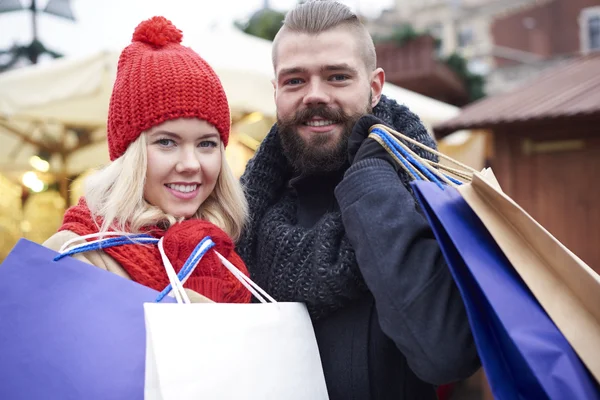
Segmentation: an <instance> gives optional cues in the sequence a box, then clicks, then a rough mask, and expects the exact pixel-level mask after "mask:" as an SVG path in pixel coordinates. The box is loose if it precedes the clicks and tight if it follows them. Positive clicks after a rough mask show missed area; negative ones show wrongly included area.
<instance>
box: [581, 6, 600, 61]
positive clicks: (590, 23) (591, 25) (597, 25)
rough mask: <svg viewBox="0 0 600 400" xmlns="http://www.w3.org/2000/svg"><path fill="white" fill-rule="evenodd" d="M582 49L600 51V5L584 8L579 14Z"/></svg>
mask: <svg viewBox="0 0 600 400" xmlns="http://www.w3.org/2000/svg"><path fill="white" fill-rule="evenodd" d="M579 37H580V42H581V51H582V52H584V53H588V52H590V51H600V7H589V8H584V9H583V10H582V11H581V14H580V16H579Z"/></svg>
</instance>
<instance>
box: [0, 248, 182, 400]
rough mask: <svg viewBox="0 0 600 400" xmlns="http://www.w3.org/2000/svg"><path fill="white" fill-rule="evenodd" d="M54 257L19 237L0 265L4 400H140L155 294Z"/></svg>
mask: <svg viewBox="0 0 600 400" xmlns="http://www.w3.org/2000/svg"><path fill="white" fill-rule="evenodd" d="M57 255H58V253H56V252H54V251H52V250H50V249H47V248H45V247H43V246H40V245H39V244H36V243H33V242H30V241H28V240H25V239H21V240H20V241H19V242H18V243H17V245H16V246H15V247H14V248H13V250H12V251H11V253H10V254H9V255H8V257H7V258H6V259H5V260H4V262H3V263H2V265H0V376H1V377H2V378H0V399H11V400H20V399H23V400H34V399H61V400H66V399H78V400H79V399H86V400H94V399H98V400H100V399H102V400H105V399H128V400H129V399H143V398H144V372H145V371H144V368H145V356H146V330H145V324H144V309H143V303H145V302H154V301H155V299H156V298H157V296H158V292H157V291H155V290H152V289H150V288H147V287H145V286H142V285H139V284H137V283H135V282H132V281H129V280H127V279H123V278H121V277H119V276H117V275H115V274H112V273H110V272H107V271H104V270H101V269H99V268H96V267H94V266H92V265H88V264H86V263H83V262H81V261H78V260H75V259H73V258H71V257H65V258H62V259H61V260H59V261H54V260H53V259H54V257H55V256H57ZM164 301H165V302H173V301H174V300H173V299H171V298H170V297H167V298H165V299H164Z"/></svg>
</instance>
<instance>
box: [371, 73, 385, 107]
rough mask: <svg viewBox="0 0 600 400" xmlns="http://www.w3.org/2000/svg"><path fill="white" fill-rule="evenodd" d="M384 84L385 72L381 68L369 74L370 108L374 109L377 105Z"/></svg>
mask: <svg viewBox="0 0 600 400" xmlns="http://www.w3.org/2000/svg"><path fill="white" fill-rule="evenodd" d="M384 83H385V71H384V70H383V69H382V68H377V69H376V70H375V71H373V72H371V107H375V106H376V105H377V104H378V103H379V100H380V99H381V94H382V92H383V84H384Z"/></svg>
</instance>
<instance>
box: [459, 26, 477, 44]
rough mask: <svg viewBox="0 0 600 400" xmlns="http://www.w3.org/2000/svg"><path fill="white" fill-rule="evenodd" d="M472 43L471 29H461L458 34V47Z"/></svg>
mask: <svg viewBox="0 0 600 400" xmlns="http://www.w3.org/2000/svg"><path fill="white" fill-rule="evenodd" d="M472 43H473V29H471V28H462V29H461V30H460V32H458V47H467V46H469V45H471V44H472Z"/></svg>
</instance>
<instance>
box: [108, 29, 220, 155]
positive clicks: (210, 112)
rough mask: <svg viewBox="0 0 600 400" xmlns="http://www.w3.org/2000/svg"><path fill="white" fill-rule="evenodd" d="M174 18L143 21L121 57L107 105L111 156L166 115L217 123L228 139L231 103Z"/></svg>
mask: <svg viewBox="0 0 600 400" xmlns="http://www.w3.org/2000/svg"><path fill="white" fill-rule="evenodd" d="M182 37H183V35H182V33H181V31H180V30H179V29H177V28H176V27H175V26H174V25H173V24H172V23H171V21H169V20H167V19H166V18H164V17H153V18H151V19H149V20H146V21H143V22H142V23H140V24H139V25H138V26H137V28H136V29H135V32H134V33H133V38H132V43H131V44H130V45H129V46H127V47H126V48H125V49H124V50H123V52H122V53H121V56H120V58H119V64H118V66H117V77H116V80H115V83H114V87H113V92H112V95H111V98H110V106H109V110H108V124H107V125H108V126H107V133H108V148H109V154H110V159H111V160H115V159H117V158H119V157H120V156H122V155H123V153H124V152H125V150H127V147H128V146H129V144H131V143H132V142H133V141H135V140H136V139H137V138H138V137H139V135H140V134H141V133H142V132H144V131H146V130H148V129H150V128H152V127H153V126H156V125H159V124H161V123H163V122H165V121H168V120H172V119H177V118H199V119H202V120H205V121H207V122H209V123H211V124H212V125H214V126H215V127H216V128H217V130H218V131H219V134H220V136H221V140H222V141H223V144H224V145H227V142H228V140H229V130H230V126H231V120H230V114H229V105H228V103H227V97H226V95H225V91H224V90H223V86H222V85H221V81H220V80H219V78H218V77H217V74H216V73H215V72H214V70H213V69H212V68H211V67H210V65H208V63H206V61H204V60H203V59H202V58H201V57H200V56H199V55H198V54H197V53H196V52H194V51H193V50H192V49H190V48H188V47H185V46H182V45H181V44H180V43H181V39H182Z"/></svg>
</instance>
